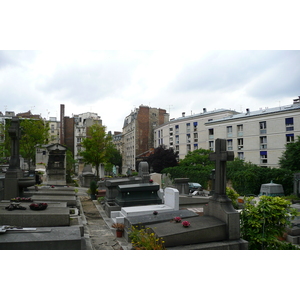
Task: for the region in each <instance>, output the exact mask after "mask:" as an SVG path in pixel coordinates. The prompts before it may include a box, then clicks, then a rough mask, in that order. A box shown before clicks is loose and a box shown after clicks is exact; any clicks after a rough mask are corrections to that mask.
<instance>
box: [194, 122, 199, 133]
mask: <svg viewBox="0 0 300 300" xmlns="http://www.w3.org/2000/svg"><path fill="white" fill-rule="evenodd" d="M197 126H198V122H194V131H197Z"/></svg>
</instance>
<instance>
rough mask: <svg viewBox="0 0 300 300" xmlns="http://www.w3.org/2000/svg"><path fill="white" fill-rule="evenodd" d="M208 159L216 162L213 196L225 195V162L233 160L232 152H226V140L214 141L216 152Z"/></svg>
mask: <svg viewBox="0 0 300 300" xmlns="http://www.w3.org/2000/svg"><path fill="white" fill-rule="evenodd" d="M209 159H210V160H212V161H215V162H216V168H215V169H216V171H215V194H218V195H226V162H227V161H231V160H234V152H233V151H226V140H224V139H216V152H214V153H210V155H209Z"/></svg>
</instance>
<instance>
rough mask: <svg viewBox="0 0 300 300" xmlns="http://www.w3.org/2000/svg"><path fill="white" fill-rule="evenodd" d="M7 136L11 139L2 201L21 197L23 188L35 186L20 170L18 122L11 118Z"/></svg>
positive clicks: (17, 119)
mask: <svg viewBox="0 0 300 300" xmlns="http://www.w3.org/2000/svg"><path fill="white" fill-rule="evenodd" d="M8 134H9V136H10V139H11V157H10V161H9V167H8V169H7V172H6V174H5V180H4V199H11V198H15V197H20V196H22V195H23V188H25V187H28V186H32V185H35V179H34V178H30V177H24V176H23V171H22V170H21V168H20V155H19V151H20V138H21V130H20V120H19V118H17V117H13V118H12V120H11V126H10V128H9V129H8Z"/></svg>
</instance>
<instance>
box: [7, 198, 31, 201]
mask: <svg viewBox="0 0 300 300" xmlns="http://www.w3.org/2000/svg"><path fill="white" fill-rule="evenodd" d="M11 201H16V202H22V201H23V202H31V201H32V200H31V198H25V197H16V198H11Z"/></svg>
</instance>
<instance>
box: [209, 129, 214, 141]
mask: <svg viewBox="0 0 300 300" xmlns="http://www.w3.org/2000/svg"><path fill="white" fill-rule="evenodd" d="M208 136H209V138H210V139H213V138H214V129H213V128H210V129H208Z"/></svg>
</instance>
